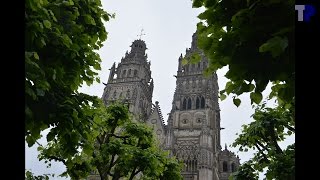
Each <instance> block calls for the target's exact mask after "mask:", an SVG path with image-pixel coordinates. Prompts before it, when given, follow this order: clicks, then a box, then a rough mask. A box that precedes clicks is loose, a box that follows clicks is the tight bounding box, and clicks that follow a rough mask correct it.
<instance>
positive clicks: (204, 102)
mask: <svg viewBox="0 0 320 180" xmlns="http://www.w3.org/2000/svg"><path fill="white" fill-rule="evenodd" d="M205 104H206V100H205V99H204V97H201V109H203V108H204V106H205Z"/></svg>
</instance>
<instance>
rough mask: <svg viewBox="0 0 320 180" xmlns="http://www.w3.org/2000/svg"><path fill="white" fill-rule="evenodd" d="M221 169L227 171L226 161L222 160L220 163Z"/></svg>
mask: <svg viewBox="0 0 320 180" xmlns="http://www.w3.org/2000/svg"><path fill="white" fill-rule="evenodd" d="M222 171H223V172H228V163H227V162H226V161H223V163H222Z"/></svg>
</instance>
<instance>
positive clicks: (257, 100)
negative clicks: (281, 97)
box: [250, 92, 262, 104]
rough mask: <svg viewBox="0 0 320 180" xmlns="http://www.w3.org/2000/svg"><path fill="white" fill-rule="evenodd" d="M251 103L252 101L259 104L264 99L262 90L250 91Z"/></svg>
mask: <svg viewBox="0 0 320 180" xmlns="http://www.w3.org/2000/svg"><path fill="white" fill-rule="evenodd" d="M250 99H251V104H252V102H254V103H256V104H259V103H260V102H261V100H262V94H261V93H260V92H252V93H250Z"/></svg>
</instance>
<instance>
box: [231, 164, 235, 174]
mask: <svg viewBox="0 0 320 180" xmlns="http://www.w3.org/2000/svg"><path fill="white" fill-rule="evenodd" d="M231 171H232V172H235V171H236V165H235V164H234V163H232V164H231Z"/></svg>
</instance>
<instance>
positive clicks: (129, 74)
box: [128, 69, 131, 77]
mask: <svg viewBox="0 0 320 180" xmlns="http://www.w3.org/2000/svg"><path fill="white" fill-rule="evenodd" d="M128 76H129V77H130V76H131V69H129V72H128Z"/></svg>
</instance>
